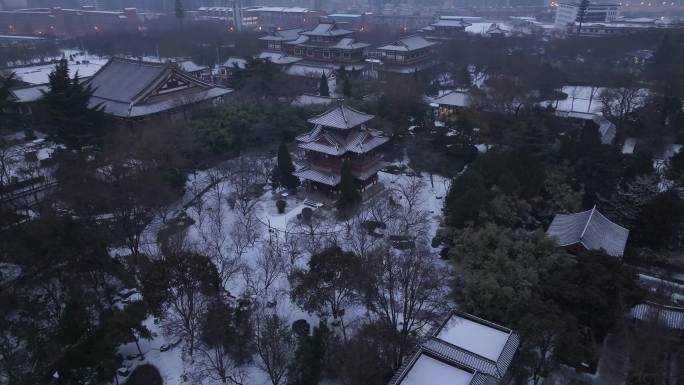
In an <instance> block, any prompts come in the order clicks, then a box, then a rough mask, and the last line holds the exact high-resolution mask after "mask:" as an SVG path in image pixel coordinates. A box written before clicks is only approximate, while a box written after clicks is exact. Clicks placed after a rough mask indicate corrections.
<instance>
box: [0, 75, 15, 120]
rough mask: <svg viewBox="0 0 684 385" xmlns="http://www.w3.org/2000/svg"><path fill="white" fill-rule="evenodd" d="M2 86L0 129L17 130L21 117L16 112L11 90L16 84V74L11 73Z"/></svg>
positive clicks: (0, 95)
mask: <svg viewBox="0 0 684 385" xmlns="http://www.w3.org/2000/svg"><path fill="white" fill-rule="evenodd" d="M0 80H2V85H0V129H3V128H8V129H11V128H16V127H13V126H15V123H16V121H17V120H18V118H19V116H17V114H16V113H15V112H14V106H15V102H14V99H13V98H12V94H11V93H10V90H11V89H12V86H13V85H14V83H15V75H14V72H12V73H10V74H9V75H8V76H7V77H5V78H4V79H2V78H1V77H0Z"/></svg>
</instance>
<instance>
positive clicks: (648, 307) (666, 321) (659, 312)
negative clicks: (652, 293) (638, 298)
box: [629, 302, 684, 330]
mask: <svg viewBox="0 0 684 385" xmlns="http://www.w3.org/2000/svg"><path fill="white" fill-rule="evenodd" d="M629 314H630V317H631V318H632V319H634V320H639V321H647V322H648V321H657V322H658V324H660V325H661V326H664V327H666V328H668V329H675V330H684V308H682V307H678V306H665V305H660V304H656V303H652V302H648V303H642V304H639V305H636V306H634V307H633V308H632V310H631V311H630V313H629Z"/></svg>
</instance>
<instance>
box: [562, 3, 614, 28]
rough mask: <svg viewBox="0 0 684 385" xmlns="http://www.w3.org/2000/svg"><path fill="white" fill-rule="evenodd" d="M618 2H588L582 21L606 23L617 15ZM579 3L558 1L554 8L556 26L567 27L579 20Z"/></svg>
mask: <svg viewBox="0 0 684 385" xmlns="http://www.w3.org/2000/svg"><path fill="white" fill-rule="evenodd" d="M619 8H620V5H619V4H615V3H590V4H589V6H587V10H586V14H585V16H584V19H583V20H582V21H583V22H586V23H607V22H611V21H613V20H615V18H616V17H618V15H619ZM579 15H580V4H579V3H559V4H558V7H557V8H556V20H555V26H556V28H562V29H564V28H567V26H568V24H574V23H576V22H577V21H578V20H579Z"/></svg>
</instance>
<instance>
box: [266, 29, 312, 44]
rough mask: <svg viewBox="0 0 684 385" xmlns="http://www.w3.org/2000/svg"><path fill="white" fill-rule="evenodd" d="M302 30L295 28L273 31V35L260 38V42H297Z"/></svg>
mask: <svg viewBox="0 0 684 385" xmlns="http://www.w3.org/2000/svg"><path fill="white" fill-rule="evenodd" d="M302 31H303V29H302V28H294V29H283V30H279V31H278V30H276V31H273V32H272V33H269V34H268V35H265V36H262V37H260V38H259V40H274V41H290V40H295V39H296V38H297V37H299V33H300V32H302Z"/></svg>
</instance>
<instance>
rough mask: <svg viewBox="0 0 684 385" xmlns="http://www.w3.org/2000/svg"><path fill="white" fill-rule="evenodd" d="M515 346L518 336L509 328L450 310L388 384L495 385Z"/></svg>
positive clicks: (502, 373) (503, 371)
mask: <svg viewBox="0 0 684 385" xmlns="http://www.w3.org/2000/svg"><path fill="white" fill-rule="evenodd" d="M519 344H520V338H519V336H518V333H517V332H515V331H513V330H511V329H508V328H506V327H503V326H500V325H497V324H494V323H492V322H489V321H486V320H483V319H481V318H478V317H475V316H473V315H470V314H466V313H463V312H459V311H451V312H449V315H448V316H447V318H446V320H445V321H444V322H443V323H442V324H440V325H439V326H438V327H437V328H436V329H435V330H433V331H432V332H431V333H430V334H429V338H428V339H427V340H426V341H425V342H424V343H422V344H421V345H420V346H419V347H418V350H417V351H416V353H414V354H413V355H412V356H411V358H410V359H408V360H407V361H405V362H404V364H403V365H402V367H401V368H400V369H399V370H398V371H397V372H396V373H395V375H394V377H393V378H392V381H390V385H424V384H431V385H432V384H442V383H444V384H452V383H453V384H469V385H475V384H477V385H496V384H498V383H499V381H500V380H501V379H502V378H503V377H504V376H505V375H506V372H507V370H508V367H509V366H510V364H511V361H512V360H513V356H514V355H515V352H516V351H517V349H518V345H519ZM467 374H469V375H467ZM442 379H444V381H446V382H442Z"/></svg>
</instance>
